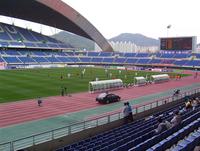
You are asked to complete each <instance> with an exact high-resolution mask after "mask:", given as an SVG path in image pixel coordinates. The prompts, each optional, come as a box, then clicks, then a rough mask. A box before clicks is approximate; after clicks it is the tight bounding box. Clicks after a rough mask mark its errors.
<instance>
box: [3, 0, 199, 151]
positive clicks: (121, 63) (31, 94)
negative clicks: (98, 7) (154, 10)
mask: <svg viewBox="0 0 200 151" xmlns="http://www.w3.org/2000/svg"><path fill="white" fill-rule="evenodd" d="M24 6H25V7H24ZM35 10H37V11H35ZM0 15H2V16H8V17H11V18H18V19H23V20H27V21H32V22H36V23H39V24H44V25H48V26H51V27H55V28H58V29H60V30H64V31H67V32H71V33H73V34H76V35H79V36H82V37H85V38H88V39H90V40H92V41H94V42H95V43H96V44H97V45H98V46H99V47H100V48H101V50H102V51H89V50H79V49H78V48H76V47H74V46H72V45H71V44H70V43H64V42H62V41H59V40H57V39H54V38H52V37H49V36H46V35H43V34H41V33H38V32H35V31H32V30H30V29H27V28H22V27H18V26H15V25H14V24H6V23H3V22H1V23H0V85H1V87H0V151H96V150H100V151H111V150H113V151H143V150H148V151H153V150H156V151H163V150H173V151H178V150H181V151H183V150H184V151H190V150H191V151H192V150H199V146H200V99H199V97H200V83H199V82H200V76H199V70H200V53H197V52H196V46H197V37H196V36H183V37H161V38H160V39H159V41H160V46H159V48H160V50H159V51H158V52H156V53H149V52H143V53H141V52H135V53H133V52H116V51H114V50H113V48H112V46H111V45H110V43H109V42H108V41H107V39H106V38H105V37H104V36H103V35H102V34H101V33H100V31H98V29H97V28H96V27H94V26H93V25H92V24H91V23H90V22H89V21H88V20H87V19H86V18H85V17H84V16H82V15H81V14H80V13H79V12H78V11H76V10H75V9H73V8H72V7H70V6H69V5H68V4H66V3H64V2H62V1H61V0H56V1H55V0H51V1H50V0H20V1H17V0H1V1H0ZM55 23H56V24H55ZM102 94H103V95H106V96H107V95H109V94H112V95H114V97H115V96H117V100H112V99H113V98H114V97H113V96H112V97H111V102H109V100H105V102H100V101H99V102H98V101H97V100H98V99H97V98H98V97H99V96H101V97H102ZM118 96H119V97H118ZM127 102H128V104H130V107H131V112H129V113H131V114H128V116H126V115H125V109H126V105H127ZM188 104H189V105H188ZM177 110H178V113H177V112H175V111H177ZM129 115H130V116H129ZM177 116H181V122H180V123H178V124H177V125H175V126H174V125H173V124H174V123H173V120H174V118H175V117H177ZM126 117H131V120H130V119H129V118H128V119H127V118H126ZM160 119H162V121H165V122H166V121H169V123H170V122H171V123H170V126H169V128H168V127H167V126H166V128H165V129H164V128H163V130H161V129H160V130H158V128H159V125H160V124H161V123H159V122H160ZM166 123H167V122H166ZM164 124H165V123H164V122H162V125H164ZM157 130H158V131H159V133H157Z"/></svg>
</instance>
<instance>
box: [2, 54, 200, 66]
mask: <svg viewBox="0 0 200 151" xmlns="http://www.w3.org/2000/svg"><path fill="white" fill-rule="evenodd" d="M41 53H43V52H41ZM38 54H40V53H38ZM0 62H6V63H7V64H24V63H25V64H33V63H97V64H99V63H100V64H103V63H110V64H115V63H116V64H142V65H148V64H152V65H153V64H162V65H163V64H166V65H175V66H191V67H193V66H200V60H161V59H142V58H137V59H136V58H111V57H102V58H97V57H77V56H46V57H43V56H40V55H37V56H32V57H29V56H18V57H16V56H2V57H0Z"/></svg>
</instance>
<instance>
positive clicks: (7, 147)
mask: <svg viewBox="0 0 200 151" xmlns="http://www.w3.org/2000/svg"><path fill="white" fill-rule="evenodd" d="M199 92H200V88H197V89H193V90H191V91H187V92H184V93H181V94H179V95H178V96H170V97H165V98H161V99H159V100H156V101H152V102H148V103H146V104H142V105H139V106H136V107H135V108H134V109H133V114H137V113H141V112H144V111H147V110H150V109H152V108H155V107H158V106H161V105H163V104H167V103H170V102H173V101H176V100H179V99H181V98H184V97H185V96H190V95H193V94H196V93H199ZM122 118H123V114H122V113H121V112H120V111H118V112H113V113H111V114H108V115H104V116H101V117H97V118H94V119H90V120H86V121H83V122H79V123H74V124H71V125H68V126H65V127H62V128H58V129H54V130H51V131H46V132H43V133H39V134H34V135H31V136H28V137H24V138H21V139H17V140H13V141H10V142H5V143H0V151H16V150H19V149H23V148H27V147H31V146H34V145H37V144H41V143H44V142H47V141H52V140H54V139H57V138H61V137H64V136H67V135H69V134H73V133H77V132H80V131H83V130H86V129H89V128H94V127H97V126H100V125H103V124H108V123H110V122H113V121H116V120H119V119H122Z"/></svg>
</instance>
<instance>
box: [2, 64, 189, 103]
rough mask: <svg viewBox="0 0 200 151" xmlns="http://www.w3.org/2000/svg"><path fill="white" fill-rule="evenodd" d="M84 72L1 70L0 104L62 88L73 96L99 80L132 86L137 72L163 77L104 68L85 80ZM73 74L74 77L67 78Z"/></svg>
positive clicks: (91, 70)
mask: <svg viewBox="0 0 200 151" xmlns="http://www.w3.org/2000/svg"><path fill="white" fill-rule="evenodd" d="M82 71H83V68H53V69H23V70H2V71H0V103H3V102H11V101H18V100H24V99H31V98H37V97H39V96H40V97H46V96H55V95H60V93H61V88H62V87H67V91H68V92H69V93H75V92H83V91H88V83H89V81H92V80H95V79H96V77H98V79H99V80H103V79H113V78H120V79H122V80H123V82H124V83H132V82H133V77H134V75H135V72H137V76H144V77H146V75H148V77H149V76H150V75H152V74H160V73H156V72H145V71H125V70H122V71H121V74H120V73H119V70H114V69H108V70H107V73H106V72H105V69H102V68H85V74H84V76H83V77H81V72H82ZM69 73H70V74H71V77H70V78H68V77H67V75H68V74H69ZM110 73H112V77H110ZM170 74H175V73H170ZM61 75H62V77H63V78H62V79H61ZM183 76H186V75H183Z"/></svg>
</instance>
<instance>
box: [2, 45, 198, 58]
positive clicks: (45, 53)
mask: <svg viewBox="0 0 200 151" xmlns="http://www.w3.org/2000/svg"><path fill="white" fill-rule="evenodd" d="M43 45H45V44H43ZM48 45H52V47H53V44H48ZM0 54H4V55H15V56H18V55H24V54H30V55H38V56H48V55H62V56H63V55H64V56H65V55H67V56H88V57H97V58H103V57H112V58H122V57H123V58H152V57H154V58H155V57H156V58H157V59H158V58H160V59H163V58H166V59H184V58H187V59H189V58H190V57H191V56H194V57H196V58H200V54H173V56H172V55H171V54H163V53H156V54H150V53H116V52H91V51H83V52H73V51H69V52H55V51H54V52H52V51H49V50H45V51H25V50H12V49H9V50H4V51H3V50H0Z"/></svg>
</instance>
